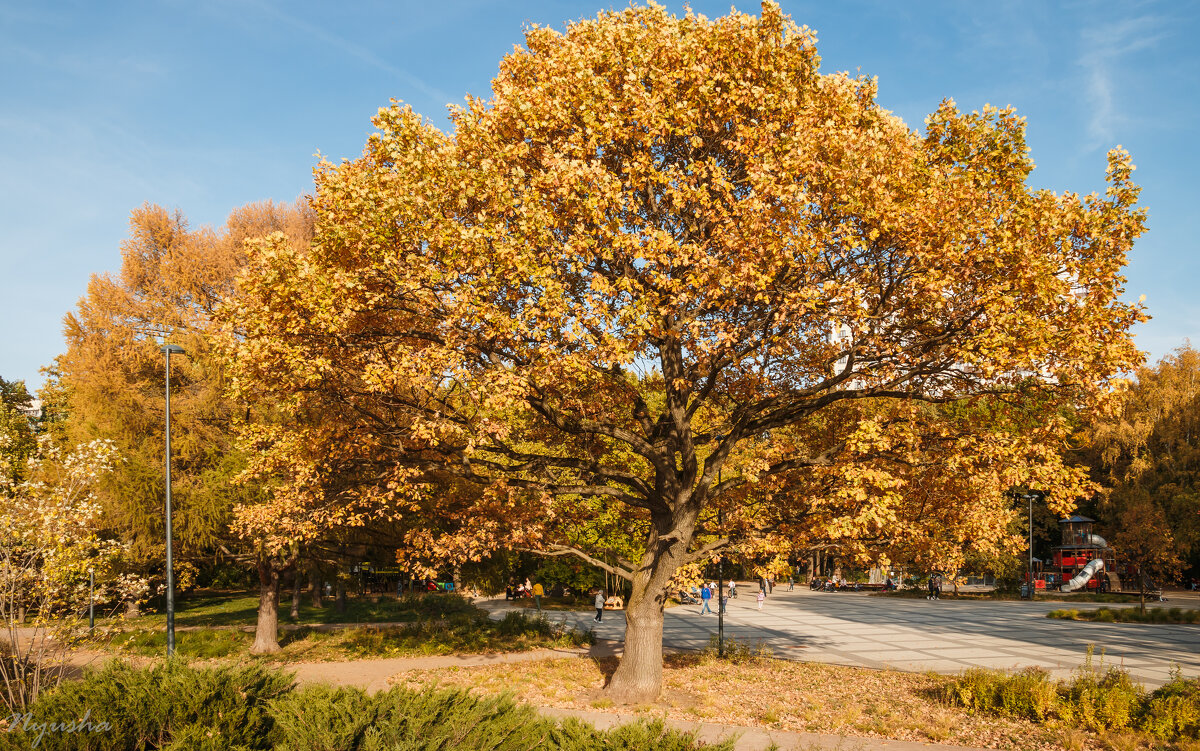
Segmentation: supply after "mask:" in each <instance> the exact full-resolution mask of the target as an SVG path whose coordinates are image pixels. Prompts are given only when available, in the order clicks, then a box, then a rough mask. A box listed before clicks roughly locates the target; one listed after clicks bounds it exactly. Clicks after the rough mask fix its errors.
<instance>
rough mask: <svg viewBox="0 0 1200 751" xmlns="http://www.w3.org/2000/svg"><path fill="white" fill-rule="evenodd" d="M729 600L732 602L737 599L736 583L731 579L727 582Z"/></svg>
mask: <svg viewBox="0 0 1200 751" xmlns="http://www.w3.org/2000/svg"><path fill="white" fill-rule="evenodd" d="M729 598H730V599H732V600H736V599H737V582H735V581H734V580H733V579H730V580H729Z"/></svg>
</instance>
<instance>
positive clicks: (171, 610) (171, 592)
mask: <svg viewBox="0 0 1200 751" xmlns="http://www.w3.org/2000/svg"><path fill="white" fill-rule="evenodd" d="M162 352H163V354H165V355H166V357H167V450H166V465H167V657H171V656H172V655H174V654H175V562H174V560H173V559H172V556H171V355H173V354H174V355H182V354H186V353H185V352H184V349H183V347H180V346H178V345H175V344H165V345H163V347H162Z"/></svg>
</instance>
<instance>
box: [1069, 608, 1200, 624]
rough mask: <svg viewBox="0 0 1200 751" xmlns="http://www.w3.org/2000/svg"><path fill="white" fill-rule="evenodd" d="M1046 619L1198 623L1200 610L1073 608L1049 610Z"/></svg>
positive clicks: (1100, 621)
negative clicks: (1143, 610)
mask: <svg viewBox="0 0 1200 751" xmlns="http://www.w3.org/2000/svg"><path fill="white" fill-rule="evenodd" d="M1046 617H1047V618H1056V619H1059V620H1064V621H1096V622H1099V623H1200V610H1184V609H1183V608H1146V612H1144V613H1143V612H1142V611H1141V609H1140V608H1097V609H1095V610H1076V609H1074V608H1069V609H1063V610H1051V611H1050V612H1049V613H1046Z"/></svg>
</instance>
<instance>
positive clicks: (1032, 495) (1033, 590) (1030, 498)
mask: <svg viewBox="0 0 1200 751" xmlns="http://www.w3.org/2000/svg"><path fill="white" fill-rule="evenodd" d="M1024 498H1025V500H1026V501H1028V502H1029V600H1030V602H1032V601H1033V598H1034V595H1035V594H1036V593H1037V587H1036V586H1034V584H1033V499H1034V498H1037V494H1036V493H1025V494H1024Z"/></svg>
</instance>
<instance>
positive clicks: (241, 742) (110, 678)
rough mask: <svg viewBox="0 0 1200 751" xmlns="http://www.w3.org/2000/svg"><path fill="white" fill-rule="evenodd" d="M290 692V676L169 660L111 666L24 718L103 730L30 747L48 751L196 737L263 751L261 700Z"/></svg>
mask: <svg viewBox="0 0 1200 751" xmlns="http://www.w3.org/2000/svg"><path fill="white" fill-rule="evenodd" d="M291 685H292V678H291V676H290V675H286V674H282V673H277V672H272V671H267V670H264V669H263V668H261V667H257V666H252V667H222V668H192V667H188V666H186V665H184V664H182V663H180V662H178V661H169V662H163V663H160V664H158V665H155V666H153V667H149V668H133V667H130V666H129V665H127V664H124V663H121V662H117V661H113V662H110V663H109V664H108V665H106V666H105V667H104V668H102V669H101V670H99V671H96V672H94V673H90V674H89V675H87V676H86V677H84V678H83V679H82V680H78V681H68V682H66V683H63V684H62V685H61V686H59V687H58V688H57V689H55V690H54V691H51V692H48V693H46V694H43V695H42V696H41V697H40V698H39V699H38V701H37V702H36V703H35V704H34V705H33V707H32V709H31V712H30V714H31V716H32V719H33V722H35V723H70V722H74V721H77V720H78V719H79V718H82V717H85V716H86V717H88V718H89V721H90V722H94V723H101V722H103V723H107V725H108V727H107V728H106V729H105V730H104V731H103V732H75V733H63V732H47V733H45V734H44V735H43V736H42V738H41V741H40V742H39V743H38V744H37V748H38V749H49V750H50V751H54V749H64V750H66V749H71V750H72V751H93V750H95V751H109V750H110V749H111V750H112V751H141V750H142V749H162V748H168V747H169V746H170V744H171V743H172V742H173V741H177V740H180V739H181V738H192V739H193V740H196V741H197V742H199V738H200V737H204V738H205V739H209V738H212V739H215V740H214V741H213V744H214V748H218V747H219V748H233V747H238V746H244V747H246V748H251V749H267V748H270V747H271V746H270V744H269V743H268V742H267V737H268V734H269V733H270V731H271V728H272V727H273V725H274V722H273V720H272V718H271V716H270V714H269V713H268V711H267V701H268V700H270V699H274V698H276V697H278V696H281V695H283V694H284V693H286V692H287V691H289V690H290V689H291ZM192 726H195V727H194V728H193V727H192ZM209 733H211V734H212V735H211V736H209V735H208V734H209ZM14 735H15V736H17V738H18V739H19V740H21V741H23V742H25V743H28V744H29V745H32V744H33V741H34V740H35V739H34V738H33V737H30V736H31V735H32V734H31V733H16V734H14ZM181 742H182V741H181ZM206 742H207V740H206ZM193 745H194V744H193ZM18 747H20V746H18ZM184 747H186V748H192V747H193V746H184Z"/></svg>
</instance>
